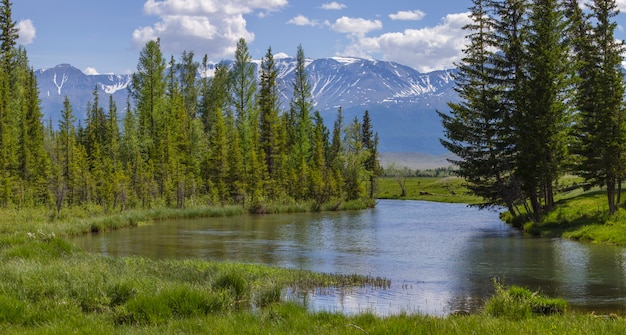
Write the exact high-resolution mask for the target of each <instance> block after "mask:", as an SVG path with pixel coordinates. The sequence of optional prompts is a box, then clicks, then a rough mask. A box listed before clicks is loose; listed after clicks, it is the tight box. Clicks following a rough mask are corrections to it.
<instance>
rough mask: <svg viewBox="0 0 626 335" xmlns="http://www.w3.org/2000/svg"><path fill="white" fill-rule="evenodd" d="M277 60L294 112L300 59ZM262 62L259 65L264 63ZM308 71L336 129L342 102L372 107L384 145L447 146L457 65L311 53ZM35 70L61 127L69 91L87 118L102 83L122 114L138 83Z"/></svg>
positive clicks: (48, 114)
mask: <svg viewBox="0 0 626 335" xmlns="http://www.w3.org/2000/svg"><path fill="white" fill-rule="evenodd" d="M275 63H276V69H277V71H278V85H279V87H280V89H279V91H280V92H281V104H282V107H283V110H287V109H288V108H289V100H290V99H291V96H292V93H293V88H292V83H293V80H294V73H295V68H296V60H295V59H294V58H279V59H275ZM255 64H257V68H258V65H260V61H255ZM214 66H215V65H211V66H210V68H208V69H203V71H202V75H205V74H206V75H209V76H210V75H212V73H213V71H212V70H213V69H214ZM306 71H307V75H308V77H309V82H310V84H311V91H312V94H313V97H314V101H315V103H316V105H315V109H316V110H318V111H320V113H321V114H322V117H323V118H324V120H325V122H326V123H327V126H329V127H332V124H333V122H334V121H335V119H336V115H337V110H338V108H339V107H341V108H342V110H343V114H344V123H347V122H350V121H351V120H352V119H353V118H354V117H358V118H359V119H360V118H361V117H362V115H363V112H364V111H365V110H368V111H369V113H370V116H371V119H372V123H373V125H374V130H375V131H376V132H378V135H379V138H380V143H379V151H381V152H423V153H426V154H431V155H442V154H445V153H446V152H447V151H446V150H445V148H443V147H442V146H441V144H440V143H439V138H441V137H442V135H443V128H442V126H441V121H440V119H439V117H438V115H437V113H436V111H437V110H439V111H447V110H448V107H447V103H448V102H450V101H458V99H459V98H458V94H457V93H456V91H455V90H454V79H453V74H454V71H455V70H454V69H451V70H442V71H434V72H429V73H420V72H418V71H416V70H415V69H413V68H411V67H408V66H404V65H401V64H398V63H394V62H387V61H378V60H371V59H361V58H348V57H333V58H320V59H308V60H307V62H306ZM200 75H201V74H200V73H199V74H198V76H199V77H200ZM36 76H37V81H38V85H39V92H40V100H41V106H42V110H43V114H44V120H45V121H48V120H50V121H52V123H53V125H54V126H56V125H57V124H58V119H59V117H60V114H61V110H62V109H63V100H64V99H65V97H66V96H67V97H68V98H69V100H70V102H71V104H72V108H73V110H74V114H75V116H76V117H77V118H78V119H84V117H85V113H86V108H87V105H88V103H89V102H90V101H93V92H94V89H95V88H96V87H97V88H98V91H99V95H100V101H101V104H103V106H108V101H109V95H112V96H113V99H114V100H115V102H116V104H117V106H118V110H119V111H121V112H123V110H124V109H125V106H126V105H127V101H128V89H127V88H128V86H129V85H130V83H131V81H132V75H130V74H104V75H102V74H99V75H86V74H85V73H83V72H82V71H80V70H79V69H77V68H75V67H73V66H71V65H69V64H60V65H58V66H56V67H53V68H48V69H40V70H37V71H36ZM105 108H106V107H105Z"/></svg>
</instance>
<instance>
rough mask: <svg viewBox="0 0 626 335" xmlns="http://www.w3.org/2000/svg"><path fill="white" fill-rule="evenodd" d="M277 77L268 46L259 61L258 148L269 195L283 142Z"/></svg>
mask: <svg viewBox="0 0 626 335" xmlns="http://www.w3.org/2000/svg"><path fill="white" fill-rule="evenodd" d="M277 77H278V74H277V71H276V65H275V63H274V55H273V54H272V48H268V50H267V53H266V54H265V57H264V58H263V59H262V61H261V81H260V88H259V97H258V99H257V101H258V104H259V114H260V115H259V118H260V125H259V126H260V129H259V131H260V138H259V141H260V144H259V145H260V149H261V153H262V157H263V160H264V163H265V169H266V171H267V174H268V178H269V181H268V188H269V190H268V191H269V194H270V196H271V197H276V196H277V195H278V193H279V191H278V187H279V184H278V179H279V178H281V168H282V165H283V163H282V160H281V158H282V156H283V152H282V151H283V143H282V141H281V137H280V128H281V123H280V116H279V112H280V107H279V104H280V101H279V97H278V94H279V92H278V84H277V82H276V79H277Z"/></svg>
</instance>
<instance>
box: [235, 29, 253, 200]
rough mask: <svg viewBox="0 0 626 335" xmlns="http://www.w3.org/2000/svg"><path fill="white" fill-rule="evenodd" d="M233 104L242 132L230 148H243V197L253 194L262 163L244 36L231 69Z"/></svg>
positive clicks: (250, 67)
mask: <svg viewBox="0 0 626 335" xmlns="http://www.w3.org/2000/svg"><path fill="white" fill-rule="evenodd" d="M230 77H231V78H230V84H231V106H232V108H233V110H234V113H235V114H234V116H235V126H236V128H237V134H238V136H239V139H238V140H237V141H238V144H239V146H237V147H232V148H231V150H237V149H240V150H241V154H240V156H241V159H242V162H241V164H242V167H241V168H242V176H241V177H242V179H241V180H240V183H241V186H242V189H241V191H242V192H243V193H241V195H242V196H243V198H242V200H243V201H244V202H245V199H246V197H247V196H248V195H252V193H253V192H252V191H253V189H254V188H255V187H256V184H257V182H258V179H259V176H258V175H256V172H257V171H256V170H255V169H256V168H257V167H258V166H259V162H258V156H257V151H256V148H257V146H258V144H257V143H255V140H254V138H253V137H254V136H253V135H254V134H255V133H256V132H258V128H257V127H258V112H257V109H256V107H257V106H256V101H255V95H256V89H257V83H256V74H255V65H254V63H252V57H251V56H250V53H249V51H248V45H247V44H246V41H245V40H244V39H243V38H241V39H240V40H239V42H238V43H237V48H236V50H235V63H234V64H233V68H232V69H231V75H230Z"/></svg>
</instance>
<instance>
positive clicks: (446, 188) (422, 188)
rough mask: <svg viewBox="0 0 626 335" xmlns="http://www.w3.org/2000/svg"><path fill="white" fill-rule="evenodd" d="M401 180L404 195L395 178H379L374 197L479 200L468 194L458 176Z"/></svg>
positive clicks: (468, 202)
mask: <svg viewBox="0 0 626 335" xmlns="http://www.w3.org/2000/svg"><path fill="white" fill-rule="evenodd" d="M400 182H402V180H401V181H400ZM403 182H404V186H405V193H406V194H405V196H402V188H401V187H400V184H399V181H398V180H397V179H396V178H394V177H383V178H379V179H378V185H377V187H378V192H377V194H376V197H377V198H379V199H402V200H424V201H437V202H450V203H464V204H474V203H478V202H479V201H480V199H479V198H477V197H475V196H473V195H470V194H468V192H467V188H466V187H465V185H464V183H465V182H464V181H463V179H461V178H459V177H443V178H441V177H408V178H406V180H404V181H403Z"/></svg>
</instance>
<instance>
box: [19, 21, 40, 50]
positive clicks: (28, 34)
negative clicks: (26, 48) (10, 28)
mask: <svg viewBox="0 0 626 335" xmlns="http://www.w3.org/2000/svg"><path fill="white" fill-rule="evenodd" d="M17 29H18V30H19V38H18V39H17V43H18V44H21V45H28V44H31V43H33V41H34V40H35V37H36V36H37V29H36V28H35V25H34V24H33V21H32V20H30V19H26V20H21V21H20V22H18V23H17Z"/></svg>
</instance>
